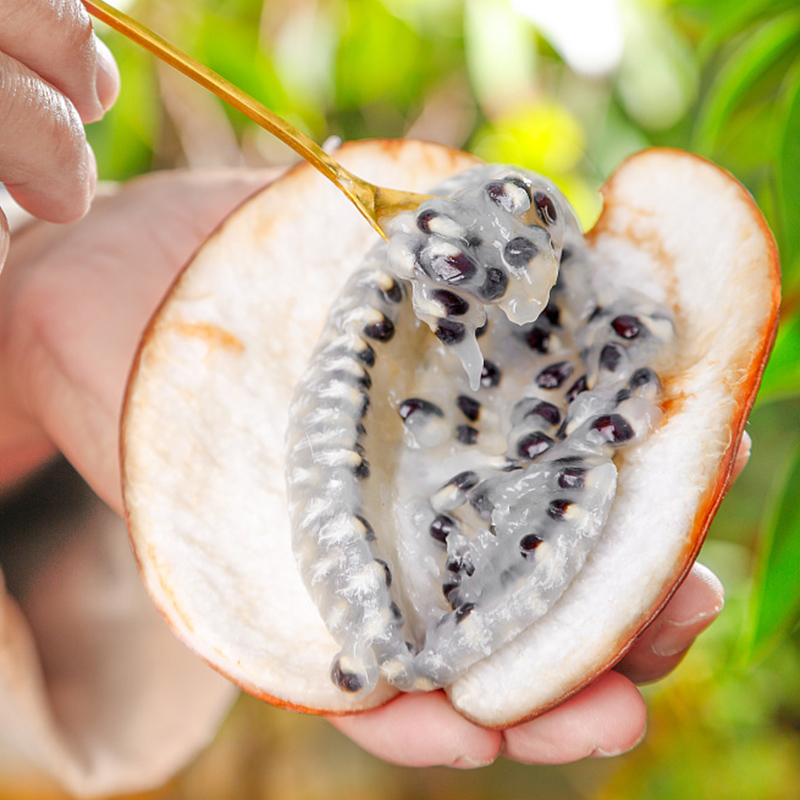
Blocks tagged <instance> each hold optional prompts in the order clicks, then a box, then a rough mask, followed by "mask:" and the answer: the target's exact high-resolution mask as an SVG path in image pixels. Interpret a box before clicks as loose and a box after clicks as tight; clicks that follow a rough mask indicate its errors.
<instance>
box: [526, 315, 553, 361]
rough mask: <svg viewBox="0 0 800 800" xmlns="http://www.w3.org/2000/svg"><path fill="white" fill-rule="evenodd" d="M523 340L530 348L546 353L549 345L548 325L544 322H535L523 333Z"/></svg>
mask: <svg viewBox="0 0 800 800" xmlns="http://www.w3.org/2000/svg"><path fill="white" fill-rule="evenodd" d="M525 341H526V342H527V343H528V347H530V348H531V350H536V351H537V352H539V353H546V352H547V349H548V347H549V346H550V326H549V325H548V324H547V323H546V322H545V323H542V322H537V323H535V324H534V326H533V327H532V328H531V329H530V330H529V331H528V332H527V334H525Z"/></svg>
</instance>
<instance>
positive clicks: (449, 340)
mask: <svg viewBox="0 0 800 800" xmlns="http://www.w3.org/2000/svg"><path fill="white" fill-rule="evenodd" d="M466 332H467V329H466V328H465V327H464V325H462V324H461V323H460V322H453V321H452V320H450V319H443V320H442V321H441V322H440V323H439V324H438V326H437V327H436V336H437V338H438V339H439V341H441V342H442V344H446V345H453V344H458V343H459V342H460V341H463V339H464V336H465V335H466Z"/></svg>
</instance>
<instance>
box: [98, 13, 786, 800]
mask: <svg viewBox="0 0 800 800" xmlns="http://www.w3.org/2000/svg"><path fill="white" fill-rule="evenodd" d="M124 7H125V8H126V10H128V11H129V12H130V13H132V14H133V15H134V16H137V17H138V18H140V19H141V20H142V21H144V22H145V23H146V24H148V25H149V26H150V27H152V28H154V29H155V30H157V31H158V32H160V33H161V34H163V35H164V36H166V37H167V38H169V39H171V40H172V41H174V42H176V43H178V44H180V45H181V46H182V47H183V48H185V49H187V50H188V51H189V52H191V53H192V54H194V55H195V56H197V57H198V58H199V59H201V60H202V61H204V62H205V63H207V64H208V65H209V66H210V67H212V68H213V69H215V70H216V71H218V72H220V73H221V74H223V75H224V76H226V77H227V78H228V79H229V80H231V81H233V82H234V83H237V84H238V85H239V86H241V87H242V88H243V89H245V90H246V91H248V92H249V93H251V94H253V95H254V96H256V97H257V98H259V99H260V100H262V101H263V102H264V103H265V104H267V105H268V106H270V107H271V108H273V109H274V110H275V111H277V112H278V113H279V114H281V115H283V116H284V117H286V118H288V119H290V120H291V121H292V122H293V123H295V124H296V125H297V126H298V127H300V128H302V129H304V130H305V131H306V132H308V133H309V134H310V135H311V136H312V137H314V138H315V139H316V140H317V141H323V140H325V139H326V138H327V137H329V136H338V137H341V138H343V139H356V138H368V137H403V136H414V137H420V138H426V139H432V140H436V141H440V142H444V143H446V144H450V145H454V146H457V147H464V148H466V149H469V150H472V151H474V152H476V153H477V154H479V155H481V156H483V157H485V158H486V159H489V160H500V161H509V162H514V163H517V164H521V165H524V166H527V167H529V168H532V169H534V170H537V171H540V172H542V173H545V174H547V175H549V176H551V177H553V178H554V179H556V180H557V181H558V182H559V183H560V184H561V185H562V187H563V188H564V189H565V191H566V193H567V194H568V195H569V196H570V198H571V199H572V201H573V202H574V204H575V205H576V208H577V209H578V211H579V214H580V216H581V218H582V219H583V221H584V223H585V224H587V225H589V224H591V222H592V220H593V219H594V217H595V215H596V214H597V212H598V209H599V199H598V196H597V193H596V189H597V187H598V186H599V184H600V183H601V182H602V180H603V179H604V178H605V177H607V176H608V175H609V173H610V172H611V171H612V170H613V168H614V167H615V166H616V165H617V164H618V163H619V162H620V161H621V160H622V159H623V158H624V157H625V156H626V155H628V154H630V153H632V152H634V151H636V150H639V149H641V148H643V147H645V146H648V145H663V146H670V147H680V148H685V149H688V150H691V151H693V152H696V153H698V154H700V155H703V156H706V157H709V158H711V159H712V160H714V161H716V162H717V163H719V164H720V165H721V166H723V167H724V168H726V169H728V170H730V171H731V172H732V173H734V174H735V175H736V176H737V177H738V178H739V179H740V180H741V181H742V182H743V183H744V184H745V185H746V186H747V187H748V188H749V190H750V191H751V192H752V193H753V195H754V196H755V198H756V200H757V201H758V203H759V205H760V207H761V208H762V209H763V211H764V213H765V215H766V216H767V218H768V221H769V223H770V225H771V227H772V229H773V231H774V233H775V236H776V239H777V242H778V245H779V248H780V251H781V255H782V262H783V270H784V301H783V314H782V323H781V330H780V334H779V337H778V341H777V344H776V350H775V355H774V358H773V361H772V363H771V365H770V367H769V368H768V371H767V374H766V376H765V381H764V386H763V390H762V392H761V395H760V397H759V401H758V403H757V406H756V409H755V410H754V412H753V415H752V418H751V422H750V428H749V430H750V433H751V435H752V437H753V439H754V443H755V444H754V449H753V457H752V461H751V463H750V466H749V467H748V469H747V470H746V471H745V473H744V475H743V476H742V478H741V479H740V481H739V482H738V484H737V486H736V487H735V488H734V490H733V491H732V492H731V494H730V496H729V498H728V499H727V500H726V502H725V504H724V505H723V509H722V511H721V512H720V514H719V515H718V517H717V520H716V521H715V523H714V526H713V529H712V532H711V535H710V537H709V540H708V542H707V544H706V547H705V548H704V551H703V554H702V557H701V558H702V560H704V561H705V562H706V563H707V564H708V565H709V566H711V567H712V568H713V569H714V570H715V571H716V572H717V573H718V574H719V575H720V576H721V578H722V580H723V581H724V583H725V585H726V589H727V597H728V600H727V606H726V609H725V611H724V613H723V615H722V617H721V619H720V620H719V621H718V622H717V623H716V624H715V625H714V626H713V627H712V630H711V631H710V632H709V633H708V634H706V635H704V636H703V637H702V638H701V640H700V641H699V642H698V644H697V645H696V646H695V647H694V648H693V650H692V652H691V653H690V655H689V657H688V658H687V659H686V661H685V662H684V664H683V665H682V666H681V668H680V669H679V670H678V671H677V672H676V673H675V674H674V675H673V676H671V677H670V678H669V679H668V680H666V681H663V682H662V683H660V684H659V685H657V686H653V687H648V688H646V689H645V693H646V695H647V698H648V702H649V706H650V723H649V733H648V735H647V738H646V739H645V741H644V742H643V744H642V745H641V746H640V747H639V748H637V749H636V750H635V751H633V752H632V753H630V754H628V755H626V756H624V757H621V758H618V759H613V760H610V761H601V760H597V761H591V762H585V763H579V764H576V765H568V766H563V767H523V766H519V765H515V764H510V763H506V762H503V761H502V760H501V761H500V762H498V763H497V764H495V765H493V766H492V767H489V768H486V769H483V770H479V771H477V772H473V773H459V772H457V771H453V770H444V769H430V770H406V769H401V768H397V767H393V766H389V765H385V764H382V763H380V762H379V761H377V760H376V759H374V758H372V757H371V756H368V755H366V754H364V753H362V752H361V751H360V750H359V749H358V748H356V747H355V746H353V745H352V744H350V743H349V742H348V741H347V740H345V739H344V738H343V737H341V736H339V735H338V734H336V733H335V732H334V731H333V730H332V729H330V728H329V727H328V726H327V724H326V723H325V722H323V721H321V720H318V719H313V718H306V717H302V716H297V715H293V714H291V713H288V712H281V711H276V710H274V709H271V708H268V707H266V706H264V705H262V704H261V703H258V702H257V701H255V700H252V699H250V698H247V697H243V698H242V699H241V701H240V702H239V704H238V705H237V707H236V708H235V710H234V712H233V714H232V715H231V717H230V718H229V720H228V722H227V723H226V725H225V726H224V728H223V730H222V731H221V733H220V735H219V737H218V739H217V741H216V742H215V743H214V744H213V745H212V747H211V748H210V749H209V750H208V751H207V752H206V753H205V754H204V755H203V756H202V757H201V758H200V759H199V760H198V762H197V763H196V764H194V765H192V766H191V767H190V768H188V769H187V770H186V771H185V772H184V773H183V774H182V775H180V776H178V777H177V778H176V779H175V781H173V782H172V783H171V784H170V785H169V786H167V787H164V789H163V790H161V791H159V792H157V793H155V794H153V795H148V797H152V798H163V800H188V799H189V798H205V799H206V800H216V799H217V798H233V797H236V798H238V799H239V800H256V799H257V798H258V799H259V800H260V799H261V798H270V800H280V799H281V798H293V799H295V798H297V799H299V798H330V800H335V798H348V800H356V798H378V797H380V798H385V799H386V800H389V799H390V798H395V797H396V798H403V797H408V796H413V797H416V798H420V800H423V798H433V797H436V798H440V799H443V800H444V799H446V798H451V797H452V798H456V797H458V798H459V800H467V799H468V798H478V797H489V796H491V797H493V798H506V797H507V798H512V797H513V798H521V797H524V798H559V799H560V798H564V800H573V799H576V800H577V799H578V798H598V800H600V799H603V798H608V800H622V799H624V798H637V800H647V799H648V798H654V799H655V798H659V799H661V798H664V799H665V800H666V799H667V798H687V797H689V798H694V797H713V798H715V800H727V799H728V798H731V800H732V799H734V798H758V799H759V800H772V798H775V799H776V800H777V799H778V798H796V797H800V639H799V638H798V635H797V628H796V624H797V620H798V616H799V614H800V575H798V572H799V571H798V565H800V510H798V509H800V503H798V501H797V498H796V494H797V491H798V488H799V487H800V457H799V455H798V454H800V426H799V425H798V422H800V308H799V307H798V306H799V305H800V303H798V301H799V300H800V188H798V187H800V8H798V7H797V3H796V0H583V1H582V0H557V2H540V1H539V0H437V2H431V1H430V0H272V2H262V0H171V2H167V3H165V2H163V1H162V0H138V1H137V2H129V3H125V4H124ZM100 30H101V33H102V35H103V37H104V38H105V39H106V41H107V42H108V44H109V45H110V47H111V48H112V50H113V51H114V53H115V55H116V57H117V59H118V62H119V65H120V69H121V72H122V76H123V85H124V89H123V93H122V96H121V98H120V100H119V102H118V103H117V105H116V107H115V108H114V110H113V111H112V112H111V113H110V114H109V115H108V117H107V118H106V119H105V120H104V121H103V122H102V123H98V124H95V125H93V126H90V131H89V136H90V139H91V142H92V144H93V146H94V148H95V151H96V153H97V157H98V161H99V164H100V171H101V177H103V178H107V179H113V180H121V179H127V178H130V177H132V176H135V175H137V174H139V173H142V172H146V171H149V170H152V169H159V168H170V167H176V166H177V167H180V166H190V167H205V166H214V165H243V164H244V165H254V166H257V165H265V164H279V163H288V162H289V161H291V160H293V157H292V154H291V153H290V151H288V150H286V149H285V148H284V147H283V146H282V145H280V144H278V143H276V141H275V140H274V139H272V138H271V137H270V136H269V135H268V134H266V133H265V132H263V131H262V130H260V129H258V128H256V127H255V126H253V125H252V124H251V123H249V122H248V121H246V120H244V119H243V118H242V117H241V116H239V115H238V114H237V113H236V112H232V111H230V110H229V109H227V108H225V107H223V106H222V105H221V104H220V103H219V102H217V101H216V99H214V98H213V97H211V96H210V95H208V94H207V93H206V92H205V91H204V90H202V89H199V88H197V87H196V86H194V85H193V84H191V83H190V82H189V81H188V80H186V79H185V78H183V77H182V76H180V75H178V74H177V73H175V72H173V71H171V70H170V69H169V68H166V67H163V66H162V65H160V64H157V63H155V62H154V61H153V59H152V58H150V57H149V56H147V55H146V54H144V53H143V52H140V51H139V50H137V49H136V48H135V47H134V46H133V45H130V44H129V43H128V42H126V41H125V40H124V39H122V38H121V37H120V36H118V35H116V34H114V33H112V32H109V31H107V30H104V29H103V28H102V26H101V27H100ZM687 213H690V214H702V213H703V209H702V208H692V207H690V206H687Z"/></svg>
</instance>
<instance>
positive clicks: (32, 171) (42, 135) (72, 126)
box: [0, 53, 97, 222]
mask: <svg viewBox="0 0 800 800" xmlns="http://www.w3.org/2000/svg"><path fill="white" fill-rule="evenodd" d="M0 79H1V80H0V180H2V182H3V183H5V185H6V188H7V189H8V191H9V192H10V194H11V195H12V196H13V197H14V199H15V200H16V201H17V202H18V203H19V204H20V205H21V206H22V207H23V208H24V209H25V210H26V211H29V212H30V213H31V214H34V215H35V216H38V217H41V218H42V219H46V220H49V221H51V222H71V221H73V220H75V219H77V218H79V217H81V216H82V215H83V214H84V213H85V212H86V210H87V209H88V206H89V202H90V200H91V197H92V194H93V192H94V187H95V184H96V181H97V166H96V164H95V161H94V156H93V154H92V152H91V149H90V148H89V146H88V144H87V143H86V136H85V134H84V131H83V125H82V124H81V120H80V118H79V117H78V114H77V112H76V111H75V108H74V106H73V105H72V104H71V103H70V101H69V100H67V98H66V97H64V95H62V94H61V93H59V92H57V91H56V90H55V89H54V88H53V87H52V86H50V85H49V84H48V83H46V82H44V81H42V80H41V79H40V78H39V77H38V76H37V75H36V74H35V73H33V72H32V71H31V70H29V69H28V68H27V67H25V66H24V65H22V64H21V63H19V62H18V61H16V60H14V59H13V58H10V57H9V56H7V55H5V54H4V53H0Z"/></svg>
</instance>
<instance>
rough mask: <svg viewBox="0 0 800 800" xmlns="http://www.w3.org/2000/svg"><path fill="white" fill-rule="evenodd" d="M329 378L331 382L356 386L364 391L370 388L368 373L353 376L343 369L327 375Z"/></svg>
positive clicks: (370, 380)
mask: <svg viewBox="0 0 800 800" xmlns="http://www.w3.org/2000/svg"><path fill="white" fill-rule="evenodd" d="M329 377H330V379H331V380H332V381H339V382H341V383H346V384H348V385H350V386H353V385H354V384H356V385H358V386H361V387H363V388H364V389H371V388H372V378H371V376H370V374H369V372H364V373H363V374H362V375H354V374H353V373H352V372H347V371H346V370H343V369H337V370H334V371H333V372H331V373H329Z"/></svg>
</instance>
